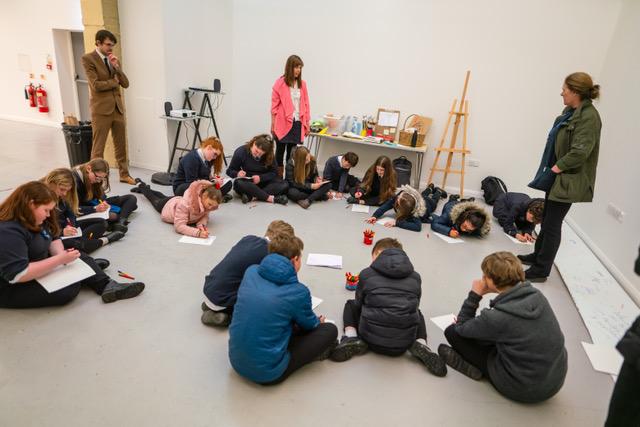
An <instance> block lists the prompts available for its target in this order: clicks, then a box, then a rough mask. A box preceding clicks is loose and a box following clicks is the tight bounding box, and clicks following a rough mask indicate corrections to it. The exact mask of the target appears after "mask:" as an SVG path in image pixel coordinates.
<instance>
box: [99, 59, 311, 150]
mask: <svg viewBox="0 0 640 427" xmlns="http://www.w3.org/2000/svg"><path fill="white" fill-rule="evenodd" d="M96 55H97V54H96ZM293 113H294V107H293V101H292V100H291V92H290V89H289V86H287V84H286V83H285V81H284V76H282V77H280V78H278V80H276V82H275V83H274V84H273V88H272V89H271V114H272V115H275V120H274V127H275V129H274V131H275V134H276V137H278V139H282V138H284V137H285V136H286V135H287V134H288V133H289V131H290V130H291V128H292V127H293ZM310 116H311V112H310V110H309V93H308V92H307V83H306V82H305V81H304V80H302V85H301V87H300V123H301V124H302V132H300V141H301V142H302V141H304V137H305V135H307V134H308V133H309V117H310Z"/></svg>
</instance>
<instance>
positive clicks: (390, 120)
mask: <svg viewBox="0 0 640 427" xmlns="http://www.w3.org/2000/svg"><path fill="white" fill-rule="evenodd" d="M399 121H400V114H399V113H397V112H391V111H380V114H378V126H388V127H395V126H398V122H399Z"/></svg>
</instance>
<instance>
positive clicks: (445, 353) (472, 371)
mask: <svg viewBox="0 0 640 427" xmlns="http://www.w3.org/2000/svg"><path fill="white" fill-rule="evenodd" d="M438 355H439V356H440V357H441V358H442V360H444V363H446V364H447V365H449V366H451V367H452V368H453V369H455V370H456V371H458V372H460V373H461V374H462V375H466V376H467V377H469V378H471V379H474V380H476V381H480V380H481V379H482V371H481V370H480V369H478V368H476V367H475V366H473V365H472V364H471V363H469V362H467V361H466V360H464V359H463V358H462V356H460V354H458V352H457V351H455V350H454V349H453V348H451V347H449V346H448V345H446V344H440V346H439V347H438Z"/></svg>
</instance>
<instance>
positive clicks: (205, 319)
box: [200, 303, 231, 327]
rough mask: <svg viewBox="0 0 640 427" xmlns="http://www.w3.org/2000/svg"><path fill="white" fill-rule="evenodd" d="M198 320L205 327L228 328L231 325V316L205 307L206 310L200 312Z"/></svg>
mask: <svg viewBox="0 0 640 427" xmlns="http://www.w3.org/2000/svg"><path fill="white" fill-rule="evenodd" d="M203 304H204V303H203ZM200 320H201V321H202V323H203V324H205V325H207V326H218V327H224V326H229V324H230V323H231V316H229V314H227V313H224V312H222V311H213V310H211V309H210V308H209V307H207V309H206V310H204V311H203V312H202V316H201V317H200Z"/></svg>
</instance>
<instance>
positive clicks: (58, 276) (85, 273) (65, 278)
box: [36, 259, 96, 293]
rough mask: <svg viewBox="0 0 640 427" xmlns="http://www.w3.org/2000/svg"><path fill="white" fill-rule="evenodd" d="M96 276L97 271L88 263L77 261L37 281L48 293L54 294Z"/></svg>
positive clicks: (56, 269) (60, 267)
mask: <svg viewBox="0 0 640 427" xmlns="http://www.w3.org/2000/svg"><path fill="white" fill-rule="evenodd" d="M94 274H96V272H95V271H93V269H92V268H91V267H89V265H87V263H86V262H84V261H82V260H81V259H76V260H75V261H73V262H70V263H69V264H65V265H61V266H58V267H56V268H55V269H54V270H53V271H52V272H50V273H49V274H47V275H46V276H43V277H40V278H39V279H36V281H37V282H38V283H40V285H42V287H43V288H45V289H46V290H47V292H49V293H52V292H55V291H58V290H60V289H62V288H66V287H67V286H69V285H72V284H74V283H77V282H79V281H80V280H82V279H86V278H87V277H91V276H93V275H94Z"/></svg>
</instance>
